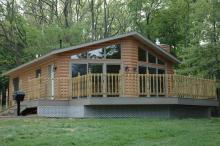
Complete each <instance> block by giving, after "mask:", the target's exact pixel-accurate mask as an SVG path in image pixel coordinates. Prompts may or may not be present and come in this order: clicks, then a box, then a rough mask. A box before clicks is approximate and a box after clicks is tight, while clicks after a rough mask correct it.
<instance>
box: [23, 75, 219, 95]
mask: <svg viewBox="0 0 220 146" xmlns="http://www.w3.org/2000/svg"><path fill="white" fill-rule="evenodd" d="M50 80H54V84H55V89H56V90H55V96H57V97H61V98H64V97H65V98H71V97H76V96H77V97H84V96H85V97H88V96H105V97H107V96H126V92H127V88H129V86H131V85H132V86H133V87H132V88H134V89H135V90H132V91H131V92H133V94H135V95H137V96H151V95H154V96H170V97H183V98H184V97H192V98H204V99H205V98H216V93H215V88H216V81H215V80H211V79H204V78H199V77H193V76H184V75H177V74H138V73H106V74H104V73H89V74H86V75H78V76H76V77H73V78H72V77H59V78H56V77H55V78H43V77H39V78H34V79H29V80H28V89H27V91H26V92H27V95H28V96H30V97H33V98H40V97H48V96H49V95H48V92H50V91H49V88H50V87H49V86H50V85H49V84H50V83H49V82H48V81H50ZM129 81H130V82H131V83H129ZM128 84H130V85H128ZM67 88H68V89H67ZM57 92H59V93H57ZM30 99H32V98H30Z"/></svg>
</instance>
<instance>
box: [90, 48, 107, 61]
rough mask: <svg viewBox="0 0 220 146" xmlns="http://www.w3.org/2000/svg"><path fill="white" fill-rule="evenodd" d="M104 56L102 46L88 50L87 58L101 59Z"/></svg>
mask: <svg viewBox="0 0 220 146" xmlns="http://www.w3.org/2000/svg"><path fill="white" fill-rule="evenodd" d="M104 56H105V53H104V49H102V48H100V49H96V50H92V51H89V52H88V58H91V59H102V58H104Z"/></svg>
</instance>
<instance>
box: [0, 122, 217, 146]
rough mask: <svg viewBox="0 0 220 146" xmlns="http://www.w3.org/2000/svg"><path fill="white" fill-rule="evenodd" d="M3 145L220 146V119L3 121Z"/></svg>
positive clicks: (0, 132)
mask: <svg viewBox="0 0 220 146" xmlns="http://www.w3.org/2000/svg"><path fill="white" fill-rule="evenodd" d="M0 145H1V146H10V145H14V146H31V145H39V146H45V145H53V146H56V145H58V146H61V145H62V146H67V145H77V146H78V145H79V146H84V145H85V146H87V145H92V146H94V145H98V146H104V145H109V146H123V145H128V146H133V145H135V146H136V145H137V146H142V145H143V146H148V145H153V146H156V145H166V146H172V145H178V146H203V145H204V146H206V145H207V146H219V145H220V118H218V119H217V118H212V119H182V120H181V119H147V118H122V119H121V118H118V119H46V118H22V119H0Z"/></svg>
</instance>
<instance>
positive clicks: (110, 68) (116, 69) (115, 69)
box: [106, 65, 121, 73]
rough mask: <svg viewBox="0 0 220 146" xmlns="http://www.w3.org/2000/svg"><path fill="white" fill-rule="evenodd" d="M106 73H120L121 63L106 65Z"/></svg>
mask: <svg viewBox="0 0 220 146" xmlns="http://www.w3.org/2000/svg"><path fill="white" fill-rule="evenodd" d="M106 68H107V69H106V73H119V72H120V68H121V67H120V65H106Z"/></svg>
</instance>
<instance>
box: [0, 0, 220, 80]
mask: <svg viewBox="0 0 220 146" xmlns="http://www.w3.org/2000/svg"><path fill="white" fill-rule="evenodd" d="M219 9H220V2H219V1H218V0H208V1H207V0H164V1H161V0H138V1H134V0H127V1H121V0H77V1H69V0H62V1H61V0H47V1H38V0H20V1H9V0H2V1H1V2H0V73H2V72H4V71H6V70H8V69H11V68H13V67H15V66H18V65H20V64H22V63H24V62H27V61H29V60H32V59H33V58H35V56H36V54H38V55H44V54H46V53H48V52H50V51H52V50H54V49H59V48H60V40H62V47H69V46H73V45H76V44H80V43H83V42H88V41H93V40H97V39H101V38H103V37H108V36H112V35H117V34H121V33H124V32H128V31H133V30H135V31H138V32H140V33H141V34H143V35H145V36H146V37H148V38H149V39H151V40H152V41H153V42H154V41H155V39H156V38H159V39H160V42H161V43H164V44H169V45H170V46H171V47H172V54H173V55H175V56H177V58H179V59H180V60H181V61H182V62H183V63H182V64H181V65H179V66H177V67H176V72H178V73H181V74H193V75H199V76H206V77H213V76H215V77H216V78H217V79H220V75H219V74H220V66H219V65H218V64H219V56H218V55H216V54H217V53H219V48H220V45H219V39H220V37H219V35H220V11H219Z"/></svg>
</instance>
